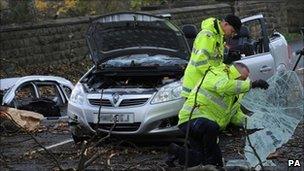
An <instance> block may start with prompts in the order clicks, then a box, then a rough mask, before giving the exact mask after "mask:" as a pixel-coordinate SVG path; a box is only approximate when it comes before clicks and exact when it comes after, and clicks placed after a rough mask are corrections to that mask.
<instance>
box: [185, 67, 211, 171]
mask: <svg viewBox="0 0 304 171" xmlns="http://www.w3.org/2000/svg"><path fill="white" fill-rule="evenodd" d="M208 71H210V67H209V68H208V69H207V70H206V72H205V74H204V76H203V78H202V80H201V82H200V83H199V85H198V87H197V89H196V92H195V96H194V104H193V106H192V109H191V112H190V114H189V118H188V123H187V130H186V137H185V142H184V146H185V151H186V154H185V155H186V156H185V166H184V169H185V170H187V167H188V161H189V155H188V151H189V149H188V145H187V141H188V138H189V132H190V120H191V118H192V114H193V112H194V109H195V108H196V107H198V105H197V94H198V92H199V89H200V88H201V86H202V84H203V82H204V79H205V77H206V75H207V73H208Z"/></svg>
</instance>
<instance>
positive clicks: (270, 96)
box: [242, 71, 304, 167]
mask: <svg viewBox="0 0 304 171" xmlns="http://www.w3.org/2000/svg"><path fill="white" fill-rule="evenodd" d="M267 82H268V83H269V88H268V89H267V90H262V89H252V90H250V91H249V92H248V93H247V94H246V95H245V96H244V98H243V100H242V105H243V106H244V107H245V108H247V109H248V110H250V111H252V112H253V115H252V116H250V117H249V119H248V120H247V129H255V128H261V130H259V131H257V132H255V133H253V134H251V135H249V138H250V141H251V143H252V145H253V147H254V148H255V150H256V151H257V153H258V155H259V157H260V158H261V160H262V162H263V165H265V166H266V165H268V166H274V163H273V162H271V161H268V160H267V159H266V158H267V156H268V155H269V154H270V153H272V152H275V151H276V149H277V148H278V147H281V146H282V144H284V143H286V142H287V141H288V140H289V139H290V138H291V136H292V135H293V133H294V130H295V129H296V127H297V125H298V123H299V122H300V121H301V119H302V117H303V114H304V93H303V86H302V84H301V82H300V80H299V78H298V76H297V74H296V73H295V72H293V71H287V72H284V73H278V74H276V75H274V76H273V77H271V78H270V79H269V80H267ZM244 153H245V157H246V159H247V161H248V162H249V163H250V164H251V166H252V167H255V166H257V165H258V164H259V161H258V159H257V157H256V156H255V155H254V153H253V150H252V148H251V147H250V146H249V143H248V140H246V146H245V150H244Z"/></svg>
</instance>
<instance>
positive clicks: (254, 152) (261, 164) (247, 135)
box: [244, 118, 265, 170]
mask: <svg viewBox="0 0 304 171" xmlns="http://www.w3.org/2000/svg"><path fill="white" fill-rule="evenodd" d="M244 131H245V135H246V138H247V141H248V144H249V147H250V148H251V149H252V151H253V154H254V155H255V157H256V158H257V159H258V160H259V165H260V166H261V169H262V170H265V169H264V166H263V162H262V160H261V158H260V156H259V154H258V153H257V151H256V149H255V148H254V147H253V145H252V143H251V141H250V138H249V134H248V133H247V118H245V129H244Z"/></svg>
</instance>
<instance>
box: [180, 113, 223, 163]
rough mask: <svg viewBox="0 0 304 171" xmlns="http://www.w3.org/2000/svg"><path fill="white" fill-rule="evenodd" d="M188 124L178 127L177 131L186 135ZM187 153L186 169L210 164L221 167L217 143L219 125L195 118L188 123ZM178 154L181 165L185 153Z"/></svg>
mask: <svg viewBox="0 0 304 171" xmlns="http://www.w3.org/2000/svg"><path fill="white" fill-rule="evenodd" d="M187 124H188V122H186V123H184V124H181V125H179V129H180V130H181V132H182V133H184V134H185V135H186V132H187ZM189 124H190V131H189V151H188V156H189V158H188V161H190V162H189V163H188V167H191V166H195V165H198V164H203V165H206V164H212V165H215V166H221V167H222V166H223V163H222V153H221V150H220V147H219V145H218V143H217V139H218V136H219V133H220V131H219V125H218V124H217V123H215V122H213V121H211V120H209V119H206V118H196V119H192V120H190V121H189ZM181 151H182V152H181V153H183V154H179V160H180V161H181V162H180V163H181V164H182V163H183V160H185V159H184V157H183V156H185V152H183V150H181Z"/></svg>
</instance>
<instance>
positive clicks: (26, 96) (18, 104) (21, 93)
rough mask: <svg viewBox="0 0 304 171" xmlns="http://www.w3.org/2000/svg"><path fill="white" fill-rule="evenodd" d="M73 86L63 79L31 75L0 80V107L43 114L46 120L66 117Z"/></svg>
mask: <svg viewBox="0 0 304 171" xmlns="http://www.w3.org/2000/svg"><path fill="white" fill-rule="evenodd" d="M73 88H74V85H73V84H72V83H71V82H70V81H69V80H66V79H65V78H62V77H56V76H44V75H32V76H24V77H15V78H5V79H0V90H1V91H2V92H3V93H1V94H3V97H2V98H1V102H2V103H1V105H6V106H10V107H15V108H18V109H24V110H29V111H35V112H38V113H41V114H43V115H44V116H45V117H47V118H49V119H50V118H59V117H66V116H67V114H66V113H67V112H66V110H67V104H68V99H69V97H70V95H71V92H72V89H73Z"/></svg>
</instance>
